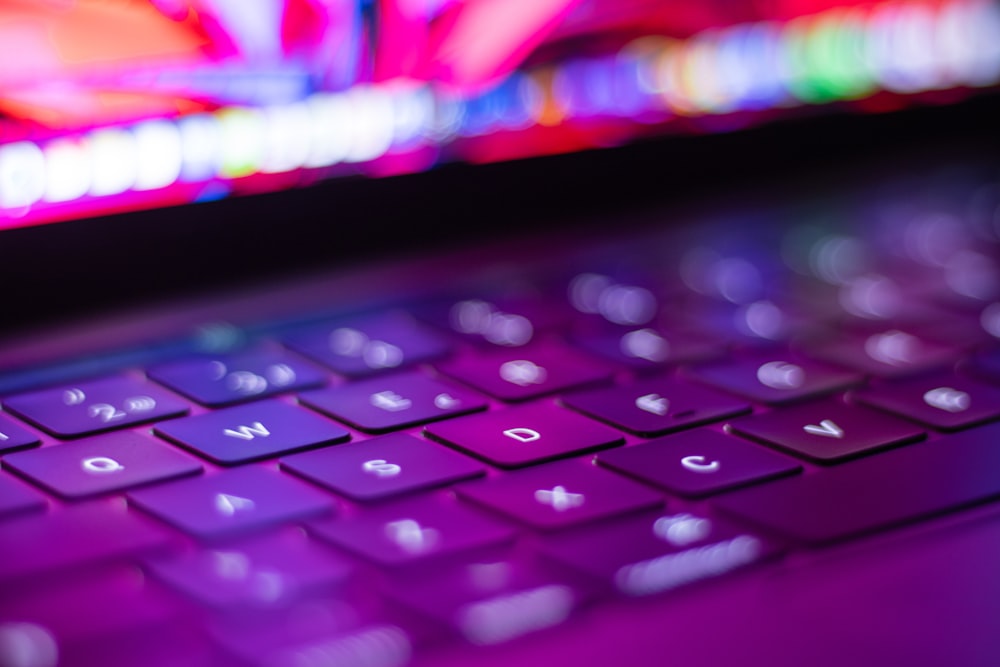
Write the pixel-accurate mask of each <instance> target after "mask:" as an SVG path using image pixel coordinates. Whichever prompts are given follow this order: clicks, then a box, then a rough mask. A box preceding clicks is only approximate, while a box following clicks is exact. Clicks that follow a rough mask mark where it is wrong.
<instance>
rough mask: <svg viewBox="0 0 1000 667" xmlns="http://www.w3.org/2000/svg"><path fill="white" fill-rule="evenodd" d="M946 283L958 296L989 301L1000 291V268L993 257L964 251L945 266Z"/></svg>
mask: <svg viewBox="0 0 1000 667" xmlns="http://www.w3.org/2000/svg"><path fill="white" fill-rule="evenodd" d="M944 281H945V284H947V285H948V287H950V288H951V289H952V290H953V291H954V292H955V293H956V294H961V295H962V296H967V297H969V298H970V299H977V300H979V301H988V300H990V299H994V298H996V297H997V295H998V290H1000V268H998V267H997V264H996V262H995V261H994V260H993V258H992V257H988V256H986V255H983V254H981V253H978V252H974V251H972V250H963V251H961V252H958V253H956V254H955V255H953V256H952V257H951V259H950V260H949V261H948V263H947V264H946V265H945V273H944Z"/></svg>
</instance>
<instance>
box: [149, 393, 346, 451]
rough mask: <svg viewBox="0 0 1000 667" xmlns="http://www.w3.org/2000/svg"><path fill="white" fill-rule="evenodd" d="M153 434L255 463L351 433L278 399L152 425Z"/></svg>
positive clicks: (191, 448) (182, 444) (322, 443)
mask: <svg viewBox="0 0 1000 667" xmlns="http://www.w3.org/2000/svg"><path fill="white" fill-rule="evenodd" d="M155 432H156V434H157V435H159V436H162V437H164V438H166V439H168V440H170V441H172V442H176V443H177V444H179V445H181V446H182V447H186V448H187V449H190V450H192V451H194V452H195V453H197V454H200V455H202V456H204V457H205V458H207V459H209V460H210V461H214V462H216V463H220V464H222V465H233V464H237V463H246V462H248V461H258V460H261V459H267V458H271V457H273V456H278V455H280V454H288V453H291V452H295V451H301V450H303V449H310V448H312V447H319V446H322V445H327V444H333V443H337V442H344V441H346V440H348V439H350V437H351V434H350V433H348V432H347V430H346V429H344V428H343V427H341V426H338V425H337V424H335V423H333V422H332V421H330V420H329V419H326V418H324V417H320V416H319V415H317V414H315V413H313V412H310V411H309V410H306V409H304V408H300V407H298V406H295V405H289V404H287V403H282V402H280V401H277V400H270V401H262V402H259V403H248V404H246V405H238V406H235V407H231V408H224V409H222V410H218V411H216V412H209V413H206V414H201V415H196V416H194V417H185V418H184V419H179V420H176V421H171V422H166V423H163V424H157V425H156V428H155Z"/></svg>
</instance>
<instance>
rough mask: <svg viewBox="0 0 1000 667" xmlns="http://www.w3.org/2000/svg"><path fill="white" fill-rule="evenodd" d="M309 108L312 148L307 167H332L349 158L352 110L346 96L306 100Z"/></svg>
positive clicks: (329, 95) (318, 95) (324, 95)
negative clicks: (349, 124) (349, 125)
mask: <svg viewBox="0 0 1000 667" xmlns="http://www.w3.org/2000/svg"><path fill="white" fill-rule="evenodd" d="M306 106H307V107H308V109H309V128H310V130H311V134H312V136H311V139H310V144H311V149H310V151H309V155H308V156H306V161H305V166H307V167H312V168H317V167H329V166H331V165H334V164H337V163H338V162H341V161H343V160H344V158H346V157H347V152H348V150H350V146H351V137H350V129H349V127H348V123H349V122H350V119H351V116H350V114H351V109H350V107H349V106H348V104H347V101H346V100H345V99H344V97H343V96H342V95H335V94H330V93H319V94H316V95H313V96H312V97H310V98H309V99H308V100H307V101H306Z"/></svg>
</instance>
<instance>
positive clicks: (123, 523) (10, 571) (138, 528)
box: [0, 502, 170, 582]
mask: <svg viewBox="0 0 1000 667" xmlns="http://www.w3.org/2000/svg"><path fill="white" fill-rule="evenodd" d="M169 540H170V535H169V533H168V532H167V531H165V530H164V529H163V528H162V527H161V526H158V525H155V523H154V522H152V521H149V520H148V519H147V518H146V517H143V516H141V515H140V514H138V513H136V512H131V511H129V510H128V509H126V507H125V506H124V504H122V503H116V504H107V503H104V502H100V503H86V504H82V505H77V506H71V507H66V508H62V509H59V510H57V511H53V512H51V513H49V514H39V515H25V516H23V517H16V518H13V519H11V520H9V521H4V522H2V523H0V582H10V581H13V580H18V579H21V578H23V577H28V576H34V575H40V574H45V573H48V572H52V571H55V570H61V569H64V568H68V567H76V566H81V565H85V564H90V563H96V562H99V561H105V560H110V559H113V558H117V557H121V556H125V555H130V554H136V553H142V552H149V551H151V550H154V549H156V548H158V547H162V546H164V545H166V544H167V543H168V542H169Z"/></svg>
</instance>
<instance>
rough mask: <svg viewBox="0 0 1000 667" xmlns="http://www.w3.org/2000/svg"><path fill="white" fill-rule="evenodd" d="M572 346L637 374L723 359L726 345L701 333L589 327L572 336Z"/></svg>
mask: <svg viewBox="0 0 1000 667" xmlns="http://www.w3.org/2000/svg"><path fill="white" fill-rule="evenodd" d="M573 343H574V344H575V345H578V346H580V347H581V348H583V349H585V350H587V351H589V352H593V353H595V354H598V355H600V356H601V357H603V358H605V359H608V360H610V361H614V362H616V363H618V364H623V365H625V366H628V367H630V368H633V369H635V370H637V371H640V372H641V371H649V370H660V369H662V368H663V367H664V366H665V365H667V364H682V363H696V362H703V361H708V360H709V359H714V358H717V357H720V356H723V355H724V354H725V353H726V344H725V342H724V341H722V340H721V339H717V338H714V337H712V336H710V335H708V334H706V333H704V332H701V331H685V330H679V331H661V330H657V329H652V328H648V327H646V328H641V329H627V330H626V329H622V328H621V327H611V326H610V325H609V326H605V327H596V328H594V327H591V328H590V329H589V330H585V331H579V332H576V333H574V334H573Z"/></svg>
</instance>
